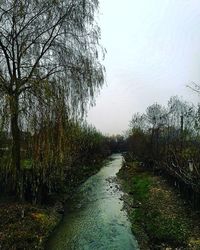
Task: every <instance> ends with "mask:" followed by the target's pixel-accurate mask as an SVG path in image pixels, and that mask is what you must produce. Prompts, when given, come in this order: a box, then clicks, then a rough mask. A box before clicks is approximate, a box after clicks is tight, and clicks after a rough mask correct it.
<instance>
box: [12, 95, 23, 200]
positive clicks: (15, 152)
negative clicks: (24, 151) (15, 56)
mask: <svg viewBox="0 0 200 250" xmlns="http://www.w3.org/2000/svg"><path fill="white" fill-rule="evenodd" d="M18 106H19V100H18V96H17V95H13V96H11V97H10V109H11V134H12V165H13V167H14V172H15V176H16V183H15V193H16V194H17V196H18V198H19V199H20V200H23V197H24V195H23V173H22V171H21V164H20V162H21V153H20V148H21V145H20V144H21V143H20V129H19V124H18V117H19V108H18Z"/></svg>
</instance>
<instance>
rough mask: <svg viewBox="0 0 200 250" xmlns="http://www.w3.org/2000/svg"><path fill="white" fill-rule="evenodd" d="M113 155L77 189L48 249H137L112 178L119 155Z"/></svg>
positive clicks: (118, 165)
mask: <svg viewBox="0 0 200 250" xmlns="http://www.w3.org/2000/svg"><path fill="white" fill-rule="evenodd" d="M112 158H113V159H112V161H110V162H109V163H107V164H105V166H104V167H103V168H102V169H101V170H100V171H99V172H98V173H97V174H96V175H94V176H92V177H90V178H89V179H88V180H87V181H86V182H85V183H84V184H83V185H82V186H81V187H80V188H79V189H78V190H77V193H76V194H75V195H74V197H73V199H72V200H71V201H70V208H69V211H67V213H66V215H65V216H64V219H63V221H62V222H61V224H60V225H59V227H58V228H57V230H56V232H55V233H54V234H53V236H52V237H51V239H50V240H49V242H48V245H47V249H48V250H73V249H74V250H98V249H101V250H131V249H132V250H136V249H139V248H138V246H137V242H136V240H135V238H134V236H133V235H132V232H131V225H130V222H129V220H128V217H127V214H126V212H125V211H124V210H123V201H122V200H121V197H122V195H123V193H122V192H121V191H120V190H119V187H118V185H117V183H116V182H115V181H114V177H116V173H117V172H118V171H119V169H120V168H121V163H122V156H121V155H119V154H117V155H113V157H112Z"/></svg>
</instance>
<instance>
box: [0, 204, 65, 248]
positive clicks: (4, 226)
mask: <svg viewBox="0 0 200 250" xmlns="http://www.w3.org/2000/svg"><path fill="white" fill-rule="evenodd" d="M0 214H1V220H0V249H4V250H8V249H25V250H26V249H27V250H28V249H43V246H44V242H45V240H46V237H47V236H48V235H49V233H50V232H51V231H52V230H53V229H54V227H55V225H56V224H57V223H58V221H59V219H60V218H59V217H58V214H56V212H54V210H53V209H41V208H38V207H36V206H32V205H31V204H28V203H26V204H19V203H14V202H11V203H1V204H0Z"/></svg>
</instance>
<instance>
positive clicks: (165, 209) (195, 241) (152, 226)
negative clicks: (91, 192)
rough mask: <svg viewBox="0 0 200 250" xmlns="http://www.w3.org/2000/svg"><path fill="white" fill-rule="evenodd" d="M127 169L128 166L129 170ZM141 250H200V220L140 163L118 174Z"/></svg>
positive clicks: (173, 192)
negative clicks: (126, 194)
mask: <svg viewBox="0 0 200 250" xmlns="http://www.w3.org/2000/svg"><path fill="white" fill-rule="evenodd" d="M125 165H127V166H125ZM118 176H119V178H120V180H121V182H122V187H123V189H124V190H125V191H126V193H128V196H127V197H125V204H126V208H127V210H128V214H129V217H130V220H131V223H132V231H133V233H134V235H135V236H136V238H137V240H138V242H139V245H140V249H141V250H147V249H153V250H156V249H184V250H186V249H193V250H199V249H200V228H199V224H200V223H199V222H200V219H199V217H198V215H197V214H195V213H194V212H192V211H191V209H190V208H189V206H188V205H186V204H185V202H184V201H183V200H182V199H181V198H180V196H179V194H178V193H176V192H175V191H174V190H173V189H172V188H171V187H170V186H169V185H168V184H167V182H166V181H165V180H164V179H163V178H162V177H160V176H154V175H153V174H152V173H151V172H150V171H147V170H145V169H143V168H142V167H140V166H139V164H138V163H136V162H135V163H126V164H124V166H123V167H122V169H121V170H120V172H119V174H118Z"/></svg>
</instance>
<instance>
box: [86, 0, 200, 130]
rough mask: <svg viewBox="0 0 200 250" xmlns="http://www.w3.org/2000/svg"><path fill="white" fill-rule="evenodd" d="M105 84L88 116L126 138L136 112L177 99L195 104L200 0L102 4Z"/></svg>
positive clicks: (199, 55) (128, 0)
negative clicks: (124, 132) (178, 97)
mask: <svg viewBox="0 0 200 250" xmlns="http://www.w3.org/2000/svg"><path fill="white" fill-rule="evenodd" d="M99 24H100V27H101V33H102V39H101V43H102V45H103V46H104V47H105V48H106V50H107V55H106V58H105V61H104V62H103V64H104V65H105V67H106V84H105V86H104V87H103V89H102V91H101V92H100V95H99V96H98V98H97V99H96V106H95V107H94V108H92V109H90V111H89V112H88V118H87V120H88V122H89V123H91V124H93V125H94V126H95V127H96V128H97V129H99V130H100V131H102V132H103V133H105V134H110V135H112V134H117V133H122V132H123V131H125V130H126V129H127V128H128V125H129V121H130V120H131V117H132V115H133V113H135V112H144V111H145V110H146V108H147V107H148V106H149V105H151V104H153V103H154V102H158V103H160V104H167V100H168V99H169V98H170V96H173V95H179V96H182V97H183V98H184V99H186V100H188V101H191V102H197V100H198V99H199V100H200V97H198V96H196V94H195V93H193V92H192V91H191V90H190V89H189V88H187V87H186V85H187V84H189V83H191V82H196V83H200V0H123V1H122V0H100V15H99Z"/></svg>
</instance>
